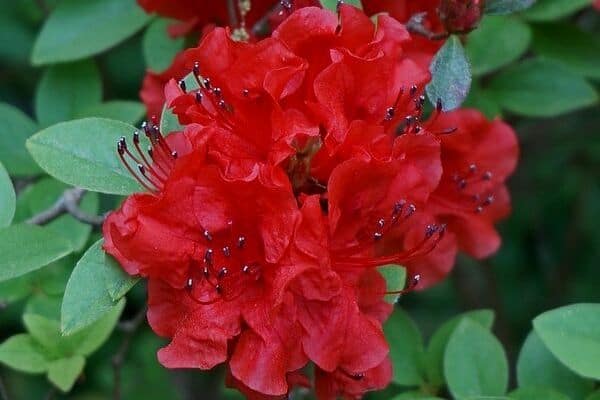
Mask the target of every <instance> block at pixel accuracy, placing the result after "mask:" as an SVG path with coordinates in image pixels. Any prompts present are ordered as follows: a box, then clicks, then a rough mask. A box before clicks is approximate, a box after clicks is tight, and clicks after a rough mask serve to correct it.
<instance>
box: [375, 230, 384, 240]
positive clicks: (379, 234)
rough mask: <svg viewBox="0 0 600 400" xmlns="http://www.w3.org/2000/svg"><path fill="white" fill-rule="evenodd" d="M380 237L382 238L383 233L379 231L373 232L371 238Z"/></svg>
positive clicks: (379, 238)
mask: <svg viewBox="0 0 600 400" xmlns="http://www.w3.org/2000/svg"><path fill="white" fill-rule="evenodd" d="M381 238H383V233H381V232H375V233H374V234H373V240H375V241H377V240H381Z"/></svg>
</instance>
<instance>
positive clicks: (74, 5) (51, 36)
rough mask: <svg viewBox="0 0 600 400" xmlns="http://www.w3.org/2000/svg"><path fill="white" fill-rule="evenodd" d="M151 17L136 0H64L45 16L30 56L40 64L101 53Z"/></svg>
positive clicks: (77, 58)
mask: <svg viewBox="0 0 600 400" xmlns="http://www.w3.org/2000/svg"><path fill="white" fill-rule="evenodd" d="M149 20H150V16H149V15H147V14H146V13H144V11H143V10H142V9H141V8H140V7H138V5H137V4H136V2H135V0H86V1H81V0H62V1H61V2H60V3H59V4H58V5H57V6H56V8H55V9H54V10H53V11H52V14H51V15H50V17H49V18H48V20H46V23H45V24H44V27H43V28H42V31H41V32H40V34H39V36H38V38H37V40H36V42H35V45H34V48H33V55H32V57H31V60H32V62H33V64H35V65H41V64H49V63H58V62H65V61H73V60H79V59H82V58H86V57H89V56H91V55H94V54H98V53H100V52H102V51H104V50H107V49H108V48H110V47H113V46H115V45H117V44H119V43H120V42H122V41H123V40H125V39H127V38H128V37H130V36H131V35H133V34H134V33H135V32H137V31H138V30H140V29H141V28H142V27H143V26H144V25H145V24H146V23H147V22H148V21H149Z"/></svg>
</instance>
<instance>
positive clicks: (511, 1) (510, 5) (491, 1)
mask: <svg viewBox="0 0 600 400" xmlns="http://www.w3.org/2000/svg"><path fill="white" fill-rule="evenodd" d="M538 1H540V0H538ZM535 2H536V0H487V1H486V2H485V13H486V14H490V15H504V14H511V13H514V12H517V11H522V10H525V9H527V8H529V7H531V5H532V4H533V3H535Z"/></svg>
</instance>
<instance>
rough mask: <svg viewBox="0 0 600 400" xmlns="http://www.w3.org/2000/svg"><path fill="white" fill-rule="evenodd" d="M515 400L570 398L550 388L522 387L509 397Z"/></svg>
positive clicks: (561, 399) (562, 399)
mask: <svg viewBox="0 0 600 400" xmlns="http://www.w3.org/2000/svg"><path fill="white" fill-rule="evenodd" d="M508 397H509V398H510V399H514V400H538V399H539V400H542V399H543V400H569V397H568V396H565V395H564V394H562V393H560V392H557V391H555V390H552V389H549V388H542V387H522V388H518V389H517V390H515V391H513V392H511V393H510V394H509V396H508Z"/></svg>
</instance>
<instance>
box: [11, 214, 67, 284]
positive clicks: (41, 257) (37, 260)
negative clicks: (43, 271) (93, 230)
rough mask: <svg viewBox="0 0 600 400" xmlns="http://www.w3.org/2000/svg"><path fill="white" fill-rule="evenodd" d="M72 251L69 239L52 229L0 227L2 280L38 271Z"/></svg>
mask: <svg viewBox="0 0 600 400" xmlns="http://www.w3.org/2000/svg"><path fill="white" fill-rule="evenodd" d="M71 251H72V246H71V244H70V243H69V241H68V240H66V239H64V238H63V237H61V236H58V235H56V234H55V233H54V232H53V231H52V230H51V229H47V228H42V227H39V226H32V225H12V226H9V227H8V228H3V229H0V254H2V257H0V281H5V280H7V279H12V278H16V277H18V276H21V275H25V274H26V273H28V272H31V271H35V270H36V269H39V268H42V267H43V266H45V265H48V264H50V263H51V262H53V261H56V260H58V259H60V258H62V257H64V256H66V255H67V254H69V253H70V252H71Z"/></svg>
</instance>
